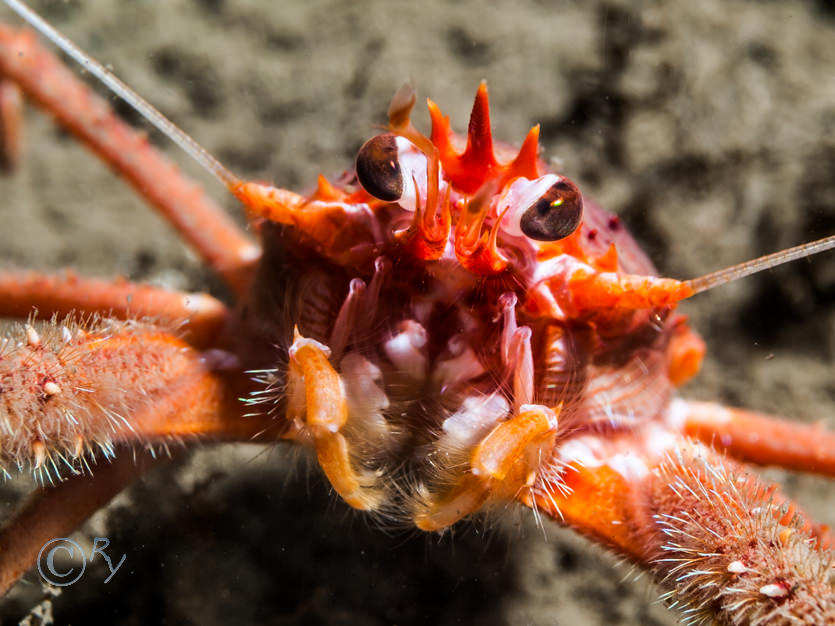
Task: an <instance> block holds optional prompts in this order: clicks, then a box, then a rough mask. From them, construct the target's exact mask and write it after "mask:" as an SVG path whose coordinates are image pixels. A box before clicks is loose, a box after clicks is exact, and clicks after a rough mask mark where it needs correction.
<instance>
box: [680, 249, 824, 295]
mask: <svg viewBox="0 0 835 626" xmlns="http://www.w3.org/2000/svg"><path fill="white" fill-rule="evenodd" d="M832 248H835V235H830V236H829V237H824V238H823V239H818V240H817V241H810V242H809V243H802V244H800V245H799V246H794V247H793V248H787V249H786V250H780V251H779V252H773V253H771V254H767V255H765V256H761V257H759V258H756V259H752V260H750V261H745V262H744V263H739V264H738V265H732V266H731V267H726V268H725V269H722V270H717V271H715V272H711V273H710V274H705V275H704V276H699V277H698V278H691V279H690V280H688V281H685V284H686V285H687V286H688V287H690V288H691V289H692V290H693V295H695V294H697V293H701V292H702V291H707V290H708V289H713V288H714V287H718V286H719V285H724V284H725V283H729V282H731V281H732V280H737V279H738V278H744V277H745V276H750V275H751V274H756V273H757V272H762V271H763V270H767V269H770V268H772V267H777V266H778V265H783V264H784V263H789V262H790V261H794V260H796V259H803V258H805V257H808V256H812V255H813V254H818V253H820V252H825V251H827V250H831V249H832Z"/></svg>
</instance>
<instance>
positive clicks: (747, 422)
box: [671, 400, 835, 478]
mask: <svg viewBox="0 0 835 626" xmlns="http://www.w3.org/2000/svg"><path fill="white" fill-rule="evenodd" d="M671 415H672V418H671V419H672V420H674V423H673V424H672V426H673V427H676V428H678V429H680V430H681V432H682V433H684V434H685V435H687V436H689V437H693V438H694V439H698V440H699V441H703V442H704V443H706V444H708V445H711V446H714V447H715V448H718V449H720V450H724V451H725V452H727V453H728V454H729V455H731V456H732V457H734V458H736V459H739V460H740V461H746V462H748V463H756V464H757V465H778V466H780V467H784V468H786V469H791V470H796V471H800V472H810V473H813V474H821V475H823V476H830V477H833V478H835V432H832V431H831V430H826V429H825V428H824V427H823V426H822V425H820V424H814V425H809V424H798V423H795V422H789V421H787V420H782V419H778V418H776V417H772V416H769V415H765V414H763V413H756V412H754V411H746V410H744V409H735V408H728V407H724V406H721V405H718V404H712V403H709V402H688V401H684V400H677V401H676V403H675V404H674V408H673V410H672V411H671Z"/></svg>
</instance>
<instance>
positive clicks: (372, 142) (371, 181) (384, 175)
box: [357, 133, 403, 202]
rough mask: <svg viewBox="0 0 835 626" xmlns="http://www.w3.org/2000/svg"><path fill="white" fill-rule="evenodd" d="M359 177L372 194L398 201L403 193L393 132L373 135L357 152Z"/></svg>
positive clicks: (390, 200)
mask: <svg viewBox="0 0 835 626" xmlns="http://www.w3.org/2000/svg"><path fill="white" fill-rule="evenodd" d="M357 179H358V180H359V182H360V185H362V188H363V189H365V190H366V191H367V192H368V193H370V194H371V195H372V196H374V197H375V198H377V199H378V200H383V201H384V202H396V201H397V200H399V199H400V196H402V195H403V173H402V172H401V170H400V160H399V158H398V149H397V138H396V137H395V136H394V135H392V134H391V133H386V134H384V135H377V136H376V137H372V138H371V139H369V140H368V141H366V142H365V143H364V144H362V148H360V151H359V154H357Z"/></svg>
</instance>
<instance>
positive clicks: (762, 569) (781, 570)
mask: <svg viewBox="0 0 835 626" xmlns="http://www.w3.org/2000/svg"><path fill="white" fill-rule="evenodd" d="M657 475H658V479H657V480H653V481H652V485H653V493H652V494H651V495H650V498H651V499H652V500H653V501H654V502H655V503H656V504H655V507H656V509H657V512H656V513H655V515H654V517H655V519H656V522H657V524H658V527H659V528H660V529H661V531H662V532H663V533H664V535H665V536H666V538H665V540H664V542H663V543H662V545H661V549H662V551H663V556H662V557H660V558H657V559H655V567H656V571H657V574H658V577H659V579H660V584H661V585H662V586H663V587H667V588H669V589H670V590H669V591H668V592H667V593H665V594H664V596H663V598H664V599H665V600H666V601H667V602H668V603H669V604H670V605H671V606H673V607H675V608H677V609H679V610H680V611H681V612H682V614H683V616H684V622H685V623H688V624H697V623H704V624H708V623H714V620H715V621H716V622H718V623H720V624H728V625H729V626H741V625H743V624H751V625H756V626H759V625H765V624H774V625H782V624H786V625H788V624H798V623H803V624H832V623H833V622H834V621H835V569H833V567H834V566H835V553H833V551H832V550H830V549H824V548H822V547H821V545H820V544H821V543H822V542H826V541H828V539H826V538H821V537H818V536H816V531H815V529H813V528H812V527H811V525H810V523H809V522H808V521H807V520H806V519H805V518H804V516H803V515H801V514H799V513H797V512H796V511H795V507H794V505H793V504H791V503H788V502H785V501H784V500H783V499H782V498H781V497H780V496H779V494H777V493H776V490H775V489H774V488H768V487H766V486H765V485H764V484H763V483H762V482H760V481H759V480H758V479H757V478H756V477H754V476H753V475H752V474H749V473H746V472H744V471H742V470H740V469H738V468H735V467H734V466H733V465H732V464H728V463H726V462H723V461H721V460H719V459H718V458H717V457H714V458H710V457H706V456H703V455H702V454H700V452H699V451H698V448H694V449H693V450H685V451H683V452H681V453H680V454H676V455H673V456H672V457H671V458H670V459H669V460H667V461H666V462H665V463H663V464H661V466H660V467H659V468H658V471H657ZM664 483H667V484H666V485H665V484H664ZM677 509H678V510H677Z"/></svg>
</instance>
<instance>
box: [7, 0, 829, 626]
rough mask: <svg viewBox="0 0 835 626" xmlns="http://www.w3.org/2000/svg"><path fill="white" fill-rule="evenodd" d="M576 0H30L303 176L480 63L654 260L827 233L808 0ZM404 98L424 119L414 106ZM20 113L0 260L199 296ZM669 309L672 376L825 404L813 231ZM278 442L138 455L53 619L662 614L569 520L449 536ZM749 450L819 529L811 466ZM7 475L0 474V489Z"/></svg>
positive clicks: (181, 259)
mask: <svg viewBox="0 0 835 626" xmlns="http://www.w3.org/2000/svg"><path fill="white" fill-rule="evenodd" d="M579 4H580V3H574V2H545V1H540V2H535V1H533V0H519V1H514V2H511V1H499V2H450V3H442V2H437V1H435V2H422V3H417V2H413V3H405V2H383V1H380V2H339V1H332V2H316V1H310V2H275V3H273V2H254V1H252V0H250V1H245V0H203V1H197V0H176V1H175V0H169V1H167V2H132V3H127V2H118V3H117V2H112V1H106V0H101V1H92V0H90V1H87V2H83V3H82V2H79V1H69V2H55V1H53V2H45V1H44V2H38V3H37V5H38V6H39V8H40V9H41V10H43V12H44V13H45V15H46V16H47V17H48V18H49V19H50V20H51V21H52V22H53V23H55V24H56V25H57V26H58V27H59V28H60V29H62V30H63V31H65V32H66V33H67V34H68V35H70V36H71V37H72V38H73V39H75V40H76V41H77V42H78V43H79V44H80V45H81V46H82V47H84V48H86V49H87V50H89V51H90V52H91V53H92V54H93V55H95V56H96V57H97V58H98V59H99V60H101V61H102V62H104V63H106V64H109V65H111V66H112V67H113V68H115V70H116V71H117V73H118V74H119V75H120V76H121V77H122V78H123V79H125V80H126V82H128V83H129V84H131V85H133V86H134V87H135V88H136V89H137V90H138V91H139V92H140V93H142V94H144V95H145V96H147V97H148V98H149V99H150V100H151V101H152V102H154V103H155V104H156V105H157V106H158V107H159V108H160V109H161V110H163V111H164V112H166V113H167V114H169V115H170V116H171V118H172V119H173V120H174V121H175V122H177V123H178V124H180V125H181V126H182V127H183V128H185V129H186V130H187V131H188V132H190V133H191V134H192V135H194V136H195V137H196V138H197V139H198V140H199V141H200V142H202V143H203V144H204V145H205V146H206V147H207V148H208V149H209V150H211V151H212V152H213V153H215V154H216V155H218V156H219V157H220V159H221V160H222V161H224V162H226V163H227V164H228V165H229V166H230V167H231V168H232V169H233V170H235V171H237V172H239V173H240V174H242V175H244V176H248V177H252V178H257V179H267V180H272V181H274V182H276V183H277V184H279V185H282V186H285V187H289V188H293V189H304V188H306V187H309V186H310V185H311V184H312V183H313V182H314V181H315V176H316V174H318V173H320V172H322V173H325V174H329V175H336V174H338V173H339V172H340V171H341V170H342V169H343V168H345V167H347V166H348V164H349V163H350V162H351V160H352V159H353V156H354V154H355V152H356V150H357V148H358V147H359V146H360V144H361V143H362V141H363V140H364V138H367V137H368V136H370V135H371V134H373V133H374V132H375V131H374V130H373V128H372V124H379V123H383V122H384V121H385V110H386V107H387V105H388V101H389V98H390V96H391V94H392V93H393V92H394V90H395V89H396V88H397V87H398V86H399V85H400V84H401V83H402V82H404V81H406V80H411V81H413V83H414V84H415V86H416V87H417V89H418V92H419V95H420V96H421V97H424V96H431V97H432V98H433V99H435V100H436V101H437V102H438V103H439V104H440V105H441V107H442V109H443V110H444V112H445V113H447V114H449V115H451V117H452V120H453V124H454V125H455V127H456V128H458V129H462V130H463V128H465V125H466V121H467V115H468V111H469V107H470V105H471V99H472V97H473V94H474V93H475V89H476V87H477V85H478V82H479V80H481V79H482V78H485V79H487V81H488V84H489V86H490V94H491V102H492V107H493V108H492V110H493V125H494V130H495V134H496V136H497V137H499V138H501V139H504V140H506V141H510V142H518V141H520V140H521V139H522V137H523V136H524V133H525V132H526V131H527V129H528V128H529V127H530V126H531V125H533V124H535V123H541V124H542V144H543V148H544V150H545V153H546V155H547V156H548V157H552V158H554V159H558V162H559V163H561V171H563V172H564V173H566V174H567V175H568V176H570V177H571V178H573V179H574V180H575V181H576V182H577V183H578V184H579V185H580V187H581V189H582V190H583V191H584V193H585V194H586V195H587V196H588V197H590V198H593V199H595V200H597V201H598V202H599V203H600V204H602V205H603V206H605V207H607V208H608V209H609V210H611V211H614V212H616V213H617V214H619V215H620V216H621V217H622V218H623V219H624V221H625V222H626V223H627V224H628V225H629V226H630V227H631V229H632V231H633V232H634V233H635V234H636V236H637V238H638V239H639V240H640V241H641V242H642V243H643V245H644V246H645V248H646V249H647V250H648V251H649V253H650V255H651V256H652V258H653V260H654V261H655V262H656V264H657V265H658V267H659V268H660V270H661V271H662V272H663V273H665V274H666V275H669V276H673V277H680V278H688V277H692V276H696V275H700V274H702V273H705V272H707V271H710V270H713V269H716V268H718V267H722V266H725V265H729V264H731V263H734V262H737V261H741V260H744V259H748V258H750V257H753V256H756V255H759V254H763V253H766V252H770V251H773V250H776V249H779V248H781V247H785V246H788V245H793V244H795V243H798V242H801V241H806V240H809V239H813V238H817V237H820V236H823V235H825V234H831V233H833V232H835V176H833V173H835V6H833V4H832V2H831V1H830V2H826V1H819V2H812V1H807V2H800V1H798V2H734V1H725V2H722V1H719V0H706V1H702V2H698V3H694V2H688V1H680V2H673V3H659V2H626V1H616V0H613V1H607V2H601V1H590V2H586V3H582V6H581V7H579V6H577V5H579ZM0 16H2V17H3V18H6V17H7V12H6V11H5V10H3V11H2V12H0ZM117 107H118V108H120V109H123V108H124V107H122V106H121V105H118V104H117ZM128 117H130V118H131V119H134V118H135V116H133V115H130V114H128ZM418 123H419V124H420V125H423V128H426V115H425V111H424V108H423V107H422V106H419V115H418ZM26 131H27V139H28V142H27V148H26V154H25V158H24V160H23V163H22V167H21V168H20V170H19V171H18V172H17V173H16V174H15V175H14V176H11V177H8V178H6V179H3V180H0V217H2V219H3V227H2V228H0V264H2V267H13V266H14V267H34V268H39V269H57V268H62V267H74V268H76V269H77V270H78V271H79V272H82V273H84V274H89V275H95V276H113V275H114V274H117V273H120V274H123V275H126V276H128V277H130V278H132V279H135V280H141V281H148V282H152V283H156V284H163V285H168V286H171V287H175V288H182V289H189V290H200V289H209V290H212V291H214V292H215V293H220V294H222V292H221V291H219V290H218V284H217V282H216V281H215V280H214V279H213V278H212V277H211V276H210V275H209V273H208V272H207V270H205V269H204V268H203V267H201V265H200V263H199V262H198V261H197V260H196V259H195V257H194V255H193V254H191V253H190V252H189V251H188V250H187V249H186V248H185V247H184V246H183V245H182V244H181V243H180V242H179V241H178V240H177V238H176V237H175V236H174V234H173V233H172V231H171V230H170V229H169V228H168V227H167V225H165V224H164V223H162V221H161V220H160V219H158V218H157V217H156V216H155V215H154V214H152V212H151V211H149V210H146V208H145V207H144V206H143V205H142V203H141V202H140V201H138V200H136V199H135V198H134V197H133V195H132V194H131V193H130V191H129V190H128V189H127V187H126V186H125V185H124V184H123V183H121V182H120V181H118V180H117V179H115V178H114V177H112V176H111V174H110V172H109V171H108V170H107V169H106V168H105V167H104V166H102V165H101V164H99V163H98V162H96V161H95V160H94V159H92V158H90V157H89V156H88V155H87V154H86V152H85V151H84V150H83V149H81V148H79V147H78V146H77V145H76V144H75V143H74V141H72V140H71V138H69V137H68V136H67V135H66V134H65V133H64V132H62V131H60V130H58V129H56V127H55V126H54V125H53V124H52V122H51V121H50V120H48V119H46V118H44V117H43V116H42V115H41V114H40V113H38V112H36V111H35V110H33V109H30V110H29V111H28V113H27V127H26ZM154 141H155V142H157V143H159V144H160V145H161V146H163V149H164V150H166V152H168V153H169V154H172V155H173V156H174V158H175V159H177V160H178V161H179V162H181V163H184V167H185V168H186V169H187V170H188V171H195V172H196V170H195V168H194V167H193V166H191V165H189V164H187V162H186V160H185V159H183V158H182V157H181V156H180V155H179V154H178V153H177V151H176V149H174V148H173V147H172V146H171V145H170V143H169V142H168V141H166V140H164V139H161V138H159V137H156V136H154ZM196 174H197V176H198V177H200V179H201V180H203V181H205V183H206V185H207V188H208V189H209V190H210V192H211V193H212V194H213V195H214V196H215V197H216V198H218V199H219V201H220V202H221V203H222V204H223V205H224V206H225V207H227V208H228V210H229V211H230V212H231V213H232V214H234V215H238V210H237V208H236V207H235V203H234V202H233V201H232V200H231V199H230V198H229V197H228V196H227V195H226V194H225V193H224V190H222V189H220V188H219V186H218V185H217V184H216V183H214V182H213V181H212V180H210V179H208V178H207V177H206V176H204V175H202V174H201V173H199V172H196ZM684 309H685V311H686V312H687V313H689V314H690V315H691V320H692V323H693V325H694V326H695V327H696V328H697V329H698V330H699V331H700V332H702V333H703V335H704V337H705V339H706V340H707V342H708V345H709V347H710V351H709V355H708V358H707V361H706V363H705V367H704V371H703V372H702V374H701V375H700V377H699V378H698V379H697V380H695V381H694V382H693V383H691V384H690V385H689V386H688V387H687V388H686V389H685V390H684V393H685V395H687V396H688V397H694V398H700V399H710V400H719V401H723V402H726V403H730V404H736V405H742V406H748V407H753V408H757V409H761V410H765V411H770V412H774V413H778V414H783V415H786V416H789V417H791V418H793V419H796V420H801V421H814V420H824V421H825V422H827V423H828V424H830V425H831V426H832V425H835V420H833V416H835V383H833V377H832V374H831V372H830V366H831V363H832V361H833V354H835V324H833V313H834V312H835V311H834V310H835V259H834V258H833V256H832V255H829V256H823V257H821V258H818V259H816V260H814V261H812V262H800V263H796V264H793V265H791V266H790V267H785V268H781V269H779V270H777V271H774V272H769V273H766V274H764V275H762V276H758V277H755V278H751V279H748V280H745V281H743V282H741V283H739V284H735V285H730V286H726V287H724V288H722V289H719V290H717V291H715V292H713V293H709V294H704V295H703V296H700V297H699V298H697V299H696V300H694V301H693V302H692V303H688V304H687V305H686V306H685V307H684ZM289 456H291V455H288V454H287V451H286V449H285V448H271V449H268V450H266V451H264V450H262V449H261V448H257V447H251V446H225V447H224V446H220V447H213V446H203V447H201V448H200V449H199V450H198V451H197V452H195V453H194V454H192V455H191V456H190V457H189V458H187V459H185V460H180V461H178V462H176V463H172V464H171V465H169V466H167V467H164V468H162V469H160V470H158V471H156V472H154V473H152V474H151V475H149V476H147V477H146V478H145V479H144V480H143V481H141V482H140V483H139V484H138V485H136V486H135V487H133V488H132V489H131V490H129V491H128V492H126V493H125V494H123V495H122V496H120V497H119V498H118V499H117V500H116V501H115V502H114V503H113V504H112V505H111V506H110V507H109V509H107V510H106V511H104V512H100V513H98V514H97V515H96V516H95V517H94V518H93V520H92V521H91V523H89V524H88V525H87V526H86V527H85V529H84V530H83V531H82V533H81V534H80V535H78V537H81V538H84V537H87V538H89V537H93V536H95V535H100V536H107V537H109V538H110V539H111V542H112V544H111V545H112V548H111V549H112V550H113V551H114V552H115V553H117V556H118V554H121V553H126V555H127V556H126V561H125V564H124V566H123V568H122V570H120V571H119V572H118V573H117V574H116V576H114V578H113V579H112V580H111V581H110V582H109V583H108V584H106V585H105V584H103V582H102V581H103V579H104V578H105V577H106V571H105V570H104V568H103V567H94V568H92V569H90V570H88V572H87V573H86V574H85V577H84V579H83V580H82V581H80V582H79V583H77V584H75V585H73V586H72V587H69V588H67V589H65V590H64V593H63V594H62V595H61V596H60V597H58V598H56V599H54V600H53V603H52V612H53V614H54V617H55V622H56V623H58V624H85V623H99V622H101V623H108V624H154V623H168V624H232V623H235V624H256V623H258V624H261V623H275V624H326V623H327V624H369V625H371V624H399V625H407V624H424V623H426V624H470V623H473V624H476V623H477V624H487V625H491V624H495V625H499V624H543V625H544V624H589V625H592V624H611V625H614V624H620V625H627V624H673V623H675V621H676V617H675V616H674V615H673V614H672V613H670V612H668V611H667V610H666V609H665V608H664V607H663V606H661V605H659V604H658V603H657V602H656V597H657V590H655V589H654V588H653V587H652V586H651V585H650V584H649V583H648V582H647V577H646V576H644V577H643V578H642V579H640V580H637V581H636V580H635V575H634V573H633V574H630V573H629V568H628V567H625V566H615V559H613V558H611V557H610V556H608V555H606V554H604V553H603V552H602V551H601V550H599V549H598V548H595V547H593V546H591V545H589V544H588V543H587V542H585V541H584V540H582V539H579V538H578V537H576V536H575V535H573V534H572V533H571V532H570V531H567V530H562V529H559V528H557V527H556V526H555V525H552V524H546V528H545V530H544V532H541V531H540V530H539V529H537V528H536V527H535V525H534V524H533V523H532V519H531V515H530V513H528V512H525V511H514V512H513V513H511V514H509V515H508V516H506V518H505V519H502V520H499V521H497V520H490V521H487V522H486V523H485V522H483V521H476V522H475V523H471V524H463V525H460V526H458V527H456V528H455V531H454V533H452V534H451V535H452V536H447V537H445V538H443V539H438V538H435V537H427V536H423V535H419V534H417V533H407V534H403V533H387V532H384V531H382V530H380V529H378V528H376V527H374V525H373V524H371V523H369V522H368V521H367V520H366V519H365V518H363V517H362V516H359V515H356V514H354V513H352V512H351V511H348V510H347V508H346V507H345V506H344V505H343V504H341V503H339V502H336V501H335V500H334V498H333V497H332V496H330V495H329V494H328V490H327V488H326V486H325V485H324V484H323V481H322V479H321V478H320V477H319V475H318V474H317V473H316V472H315V471H314V472H308V471H306V470H305V469H302V470H301V471H294V470H293V469H291V468H293V467H298V464H297V463H291V462H289V461H291V460H292V459H288V457H289ZM765 473H766V475H767V477H768V478H769V479H772V480H777V481H780V482H781V483H782V484H783V485H785V486H786V488H787V490H788V491H789V492H790V493H792V494H793V495H794V496H795V497H796V498H797V499H798V500H799V501H800V502H802V503H803V504H804V505H805V506H806V507H807V508H808V509H809V510H810V511H812V513H813V514H814V515H815V516H816V517H817V518H819V519H820V520H822V521H826V522H828V523H829V524H835V484H833V483H832V482H831V481H827V480H822V479H816V478H811V477H805V476H798V475H794V474H789V473H786V472H782V471H777V470H768V471H766V472H765ZM30 487H31V482H30V481H29V480H25V481H22V482H20V481H18V482H15V483H11V484H7V485H5V486H4V487H3V491H2V492H1V493H0V498H1V499H2V505H3V507H4V508H7V507H10V506H11V505H12V504H13V502H14V501H15V500H16V499H17V498H18V497H19V493H20V492H21V491H22V490H25V489H28V488H30ZM543 535H547V538H546V537H544V536H543ZM99 565H101V563H100V564H99ZM26 580H27V581H28V584H22V585H19V586H18V587H17V588H16V589H15V591H14V592H13V594H12V595H11V596H9V597H8V598H7V599H6V600H4V601H3V604H2V605H1V606H0V616H1V617H2V623H8V624H14V623H17V621H18V620H20V619H21V618H22V617H24V616H25V615H26V614H27V613H28V611H29V610H30V609H31V607H33V606H34V605H36V604H37V603H38V602H39V601H40V600H41V599H42V598H43V593H42V591H41V587H40V584H39V583H38V580H37V576H36V575H34V574H30V575H29V576H27V577H26ZM32 623H37V620H33V622H32Z"/></svg>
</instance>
